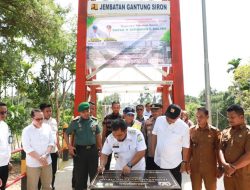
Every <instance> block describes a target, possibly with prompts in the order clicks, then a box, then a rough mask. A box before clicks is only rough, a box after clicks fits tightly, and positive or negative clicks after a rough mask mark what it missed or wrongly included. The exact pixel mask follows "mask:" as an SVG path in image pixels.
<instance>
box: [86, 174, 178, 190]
mask: <svg viewBox="0 0 250 190" xmlns="http://www.w3.org/2000/svg"><path fill="white" fill-rule="evenodd" d="M89 188H90V189H91V190H98V189H103V190H108V189H110V190H114V189H137V190H138V189H151V190H154V189H158V190H159V189H161V190H166V189H180V186H179V185H178V183H177V182H176V180H175V179H174V177H173V176H172V174H171V173H170V171H168V170H146V171H132V172H131V173H130V174H129V175H127V176H123V175H121V171H116V170H109V171H105V172H104V173H103V175H99V174H98V175H97V176H96V177H95V178H94V180H93V181H92V182H91V184H90V187H89Z"/></svg>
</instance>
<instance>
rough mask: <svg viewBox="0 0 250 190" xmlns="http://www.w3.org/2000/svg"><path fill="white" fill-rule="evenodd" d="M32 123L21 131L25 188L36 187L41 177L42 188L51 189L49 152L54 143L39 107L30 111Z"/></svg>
mask: <svg viewBox="0 0 250 190" xmlns="http://www.w3.org/2000/svg"><path fill="white" fill-rule="evenodd" d="M31 117H32V123H31V124H30V125H28V126H27V127H25V128H24V129H23V132H22V145H23V149H24V151H25V152H26V165H27V168H26V174H27V190H34V189H37V187H38V181H39V178H40V179H41V183H42V189H43V190H51V182H52V167H51V156H50V153H51V151H52V148H53V147H54V145H55V140H54V138H53V136H52V131H51V128H50V126H49V125H47V124H44V123H43V120H44V117H43V112H42V111H41V110H40V109H33V110H32V111H31Z"/></svg>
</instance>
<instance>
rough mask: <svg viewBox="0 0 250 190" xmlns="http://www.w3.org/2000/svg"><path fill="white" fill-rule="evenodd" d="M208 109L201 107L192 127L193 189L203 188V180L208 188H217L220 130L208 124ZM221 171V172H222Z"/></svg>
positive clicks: (210, 189) (191, 161)
mask: <svg viewBox="0 0 250 190" xmlns="http://www.w3.org/2000/svg"><path fill="white" fill-rule="evenodd" d="M208 117H209V116H208V110H207V109H206V108H204V107H200V108H198V109H197V112H196V120H197V125H194V126H192V127H191V128H190V169H191V171H190V172H191V181H192V189H193V190H201V188H202V180H203V181H204V184H205V187H206V189H207V190H216V181H217V178H216V177H217V176H218V177H220V176H221V175H222V171H221V170H220V168H221V167H219V168H218V169H217V163H218V165H221V164H220V162H218V159H217V158H218V157H219V143H220V132H219V130H218V129H217V128H215V127H213V126H211V125H209V124H208ZM220 171H221V172H220Z"/></svg>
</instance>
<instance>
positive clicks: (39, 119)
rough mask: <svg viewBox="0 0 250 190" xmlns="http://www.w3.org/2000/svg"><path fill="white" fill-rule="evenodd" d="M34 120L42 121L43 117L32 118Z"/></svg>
mask: <svg viewBox="0 0 250 190" xmlns="http://www.w3.org/2000/svg"><path fill="white" fill-rule="evenodd" d="M34 120H36V121H38V122H39V121H43V118H34Z"/></svg>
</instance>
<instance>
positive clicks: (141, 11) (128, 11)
mask: <svg viewBox="0 0 250 190" xmlns="http://www.w3.org/2000/svg"><path fill="white" fill-rule="evenodd" d="M167 14H168V15H169V14H170V2H169V1H161V2H150V1H148V2H141V1H134V2H132V1H130V2H108V1H102V2H96V1H89V3H88V15H89V16H107V15H109V16H117V15H119V16H121V15H126V16H129V15H133V16H134V15H167Z"/></svg>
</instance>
